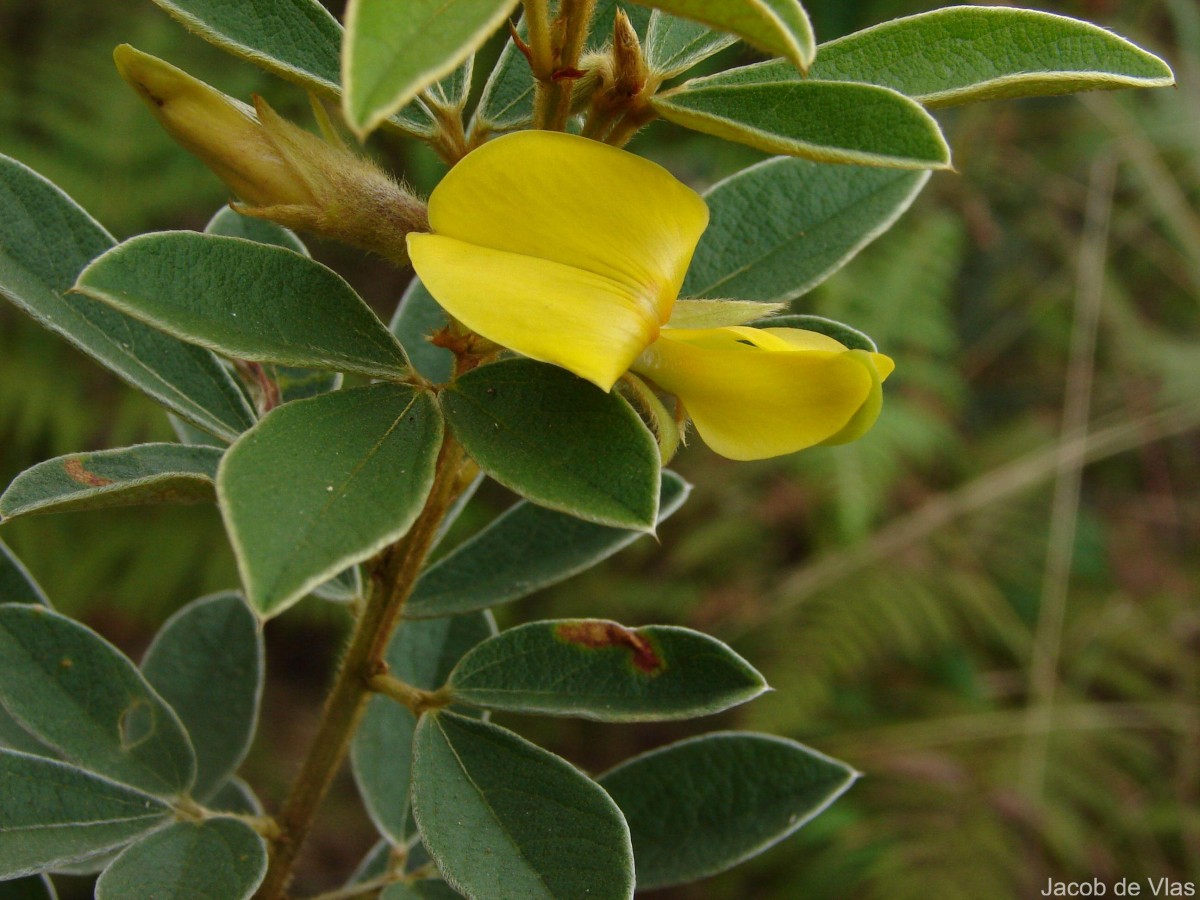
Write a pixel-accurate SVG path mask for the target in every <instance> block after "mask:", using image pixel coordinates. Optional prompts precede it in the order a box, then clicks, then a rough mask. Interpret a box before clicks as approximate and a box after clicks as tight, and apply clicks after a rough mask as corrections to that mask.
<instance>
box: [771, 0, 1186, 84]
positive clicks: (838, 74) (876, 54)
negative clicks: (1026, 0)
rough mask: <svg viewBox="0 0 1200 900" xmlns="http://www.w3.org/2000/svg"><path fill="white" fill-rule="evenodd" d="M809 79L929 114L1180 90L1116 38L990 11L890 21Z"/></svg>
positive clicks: (1152, 61) (1029, 13)
mask: <svg viewBox="0 0 1200 900" xmlns="http://www.w3.org/2000/svg"><path fill="white" fill-rule="evenodd" d="M763 68H765V69H769V70H770V71H772V73H775V74H782V73H784V72H786V70H787V69H788V67H787V66H786V64H782V65H781V64H775V63H766V64H764V66H763ZM810 75H811V77H813V78H814V79H822V80H833V81H866V82H870V83H871V84H878V85H883V86H884V87H890V88H892V89H894V90H897V91H900V93H902V94H907V95H908V96H909V97H913V98H914V99H916V100H919V101H920V102H921V103H924V104H925V105H926V106H930V107H941V106H953V105H955V104H958V103H968V102H971V101H975V100H995V99H1001V98H1011V97H1030V96H1038V95H1046V94H1069V93H1074V92H1076V91H1094V90H1113V89H1116V88H1125V87H1163V86H1166V85H1170V84H1174V83H1175V78H1174V76H1173V75H1172V73H1171V69H1170V67H1169V66H1168V65H1167V64H1166V63H1165V62H1163V61H1162V60H1161V59H1159V58H1158V57H1157V56H1155V55H1154V54H1152V53H1148V52H1146V51H1145V50H1143V49H1141V48H1140V47H1138V46H1136V45H1134V44H1132V43H1130V42H1129V41H1127V40H1125V39H1124V38H1121V37H1118V36H1117V35H1115V34H1113V33H1112V32H1111V31H1107V30H1105V29H1103V28H1100V27H1098V26H1096V25H1092V24H1090V23H1088V22H1080V21H1079V20H1077V19H1069V18H1066V17H1065V16H1056V15H1051V14H1050V13H1044V12H1035V11H1033V10H1027V9H1006V8H1003V7H989V6H952V7H948V8H946V9H938V10H934V11H933V12H928V13H921V14H919V15H915V16H909V17H907V18H903V19H893V20H892V21H890V22H884V23H883V24H882V25H876V26H875V27H874V28H868V29H866V30H864V31H859V32H856V33H855V34H851V35H847V36H846V37H843V38H839V39H838V40H836V41H830V42H829V43H828V44H822V45H821V48H820V53H819V54H818V58H817V62H816V63H815V64H814V65H813V68H812V71H811V73H810ZM786 77H793V75H792V74H791V73H790V72H789V73H787V75H786Z"/></svg>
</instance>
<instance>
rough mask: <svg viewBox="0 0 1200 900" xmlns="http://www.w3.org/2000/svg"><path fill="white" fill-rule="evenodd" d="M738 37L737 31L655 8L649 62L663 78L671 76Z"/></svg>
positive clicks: (649, 34)
mask: <svg viewBox="0 0 1200 900" xmlns="http://www.w3.org/2000/svg"><path fill="white" fill-rule="evenodd" d="M737 41H738V38H737V35H734V34H727V33H724V32H720V31H713V30H712V29H711V28H709V27H707V26H706V25H702V24H700V23H699V22H693V21H691V20H690V19H681V18H679V17H678V16H672V15H669V14H668V13H664V12H663V11H662V10H659V9H656V10H654V13H653V14H652V15H651V16H650V25H649V27H648V28H647V29H646V47H645V53H646V63H647V64H648V65H649V66H650V68H651V70H652V71H654V72H657V73H658V74H659V75H661V76H663V77H664V78H672V77H674V76H676V75H679V74H680V73H682V72H686V71H687V70H688V69H690V68H691V67H692V66H694V65H696V64H697V63H700V62H703V61H704V60H706V59H708V58H709V57H710V56H712V55H714V54H716V53H719V52H721V51H722V50H724V49H725V48H726V47H731V46H733V45H734V44H736V43H737Z"/></svg>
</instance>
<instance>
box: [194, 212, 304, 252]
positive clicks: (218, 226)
mask: <svg viewBox="0 0 1200 900" xmlns="http://www.w3.org/2000/svg"><path fill="white" fill-rule="evenodd" d="M204 233H205V234H215V235H218V236H221V237H235V238H242V239H244V240H247V241H254V242H255V243H256V244H268V245H270V246H272V247H282V248H283V249H284V250H291V251H292V252H293V253H299V254H301V255H303V256H311V254H310V253H309V252H308V248H307V247H305V246H304V242H303V241H302V240H300V238H298V237H297V236H296V232H294V231H292V230H291V229H290V228H284V227H283V226H282V225H276V224H275V223H274V222H271V221H268V220H267V219H260V218H258V217H257V216H243V215H242V214H241V213H240V212H238V211H237V210H235V209H234V208H233V207H231V206H222V207H221V208H220V209H219V210H217V212H216V214H215V215H214V216H213V217H212V218H211V219H209V220H208V224H207V225H205V226H204Z"/></svg>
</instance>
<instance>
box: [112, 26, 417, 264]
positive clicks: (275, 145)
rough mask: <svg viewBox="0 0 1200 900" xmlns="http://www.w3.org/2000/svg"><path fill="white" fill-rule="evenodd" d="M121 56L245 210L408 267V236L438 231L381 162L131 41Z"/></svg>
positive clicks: (150, 101) (127, 71) (135, 82)
mask: <svg viewBox="0 0 1200 900" xmlns="http://www.w3.org/2000/svg"><path fill="white" fill-rule="evenodd" d="M113 57H114V59H115V60H116V63H117V70H118V71H119V72H120V74H121V77H122V78H124V79H125V81H127V82H128V83H129V84H130V86H131V87H133V88H134V90H136V91H137V92H138V94H139V95H140V96H141V97H142V99H144V100H145V101H146V104H147V105H148V106H149V107H150V110H151V112H153V113H154V117H155V118H156V119H158V121H159V124H161V125H162V126H163V128H164V129H166V131H167V133H168V134H169V135H171V137H172V138H174V139H175V140H176V141H177V142H178V143H179V144H180V145H181V146H183V147H184V148H185V149H187V150H188V151H189V152H191V153H193V154H194V155H196V156H197V157H199V158H200V160H201V161H202V162H203V163H204V164H205V165H206V166H208V167H209V168H210V169H211V170H212V171H213V172H214V173H215V174H216V175H217V176H218V177H219V178H220V179H221V180H222V181H224V182H225V184H227V185H228V186H229V187H230V189H232V190H233V192H234V193H235V194H237V196H238V198H239V199H240V200H241V201H242V202H241V203H239V204H237V209H238V211H239V212H242V213H245V214H246V215H251V216H258V217H260V218H264V219H270V220H272V221H274V222H278V223H279V224H281V225H285V226H287V227H289V228H296V229H301V230H304V231H309V232H312V233H314V234H317V235H320V236H322V237H327V238H332V239H334V240H338V241H342V242H343V243H347V244H353V245H354V246H357V247H362V248H364V249H366V250H370V251H372V252H375V253H378V254H380V255H382V256H385V257H387V258H388V259H391V260H393V261H394V262H397V263H401V264H404V263H407V262H408V251H407V249H406V246H405V237H406V236H407V234H408V233H409V232H410V231H425V230H427V229H428V227H429V226H428V218H427V216H426V212H425V204H424V203H422V202H421V201H420V200H419V199H417V198H416V197H414V196H413V195H412V194H411V193H409V192H408V191H407V190H405V189H404V188H403V187H402V186H401V185H399V184H397V183H396V182H395V181H394V180H393V179H392V178H391V177H389V176H388V175H387V173H385V172H384V171H383V170H382V169H380V168H379V167H378V166H377V165H375V164H374V163H373V162H371V161H370V160H368V159H366V158H364V157H362V156H359V155H357V154H355V153H352V152H350V151H349V150H347V149H346V148H345V147H343V146H340V145H336V144H331V143H329V142H327V141H325V140H324V139H322V138H321V137H318V136H317V135H315V134H312V133H311V132H308V131H306V130H304V129H303V128H300V127H299V126H297V125H295V124H293V123H291V122H289V121H287V120H286V119H284V118H283V117H281V116H280V115H279V114H278V113H276V112H275V111H274V110H273V109H271V107H270V106H268V105H267V103H266V101H265V100H263V99H262V98H261V97H255V98H254V106H253V107H250V106H247V105H246V104H244V103H241V102H239V101H237V100H234V99H233V98H232V97H227V96H226V95H225V94H222V93H221V92H220V91H218V90H216V89H215V88H212V87H210V86H209V85H207V84H205V83H204V82H202V81H200V80H198V79H196V78H193V77H192V76H191V75H188V74H187V73H186V72H183V71H182V70H180V69H177V68H175V67H174V66H172V65H170V64H169V63H166V62H163V61H162V60H160V59H157V58H156V57H153V56H150V55H149V54H146V53H142V52H141V51H139V50H135V49H134V48H133V47H130V46H129V45H128V44H122V45H121V46H119V47H117V49H116V51H115V52H114V54H113Z"/></svg>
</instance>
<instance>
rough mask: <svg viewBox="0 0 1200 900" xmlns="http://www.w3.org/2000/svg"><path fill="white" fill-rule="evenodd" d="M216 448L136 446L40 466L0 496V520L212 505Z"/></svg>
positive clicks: (217, 459)
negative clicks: (115, 508)
mask: <svg viewBox="0 0 1200 900" xmlns="http://www.w3.org/2000/svg"><path fill="white" fill-rule="evenodd" d="M221 452H222V451H221V450H219V449H217V448H216V447H201V446H190V445H187V444H139V445H137V446H134V447H122V448H121V449H118V450H99V451H97V452H95V453H72V454H70V455H68V456H59V457H57V458H55V459H48V460H46V461H44V462H40V463H38V464H37V465H35V466H33V467H32V468H29V469H26V470H25V471H24V472H22V473H21V474H20V475H18V476H17V477H16V478H14V479H13V482H12V484H10V485H9V486H8V488H7V489H5V491H4V493H3V494H0V519H4V520H7V519H13V518H16V517H17V516H22V515H30V514H35V513H51V512H66V511H70V510H80V509H104V508H107V507H113V506H134V505H138V504H145V503H200V502H203V501H206V500H213V499H215V497H216V493H215V490H214V487H213V480H214V479H215V478H216V476H217V466H218V465H219V464H220V462H221Z"/></svg>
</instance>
